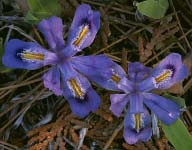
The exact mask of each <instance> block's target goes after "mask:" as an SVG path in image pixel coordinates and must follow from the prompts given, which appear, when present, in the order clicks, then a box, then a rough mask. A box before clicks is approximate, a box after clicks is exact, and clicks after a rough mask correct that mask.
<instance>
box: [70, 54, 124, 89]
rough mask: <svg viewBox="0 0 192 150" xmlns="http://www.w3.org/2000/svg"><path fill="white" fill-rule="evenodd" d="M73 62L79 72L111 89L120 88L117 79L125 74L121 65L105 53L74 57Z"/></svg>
mask: <svg viewBox="0 0 192 150" xmlns="http://www.w3.org/2000/svg"><path fill="white" fill-rule="evenodd" d="M71 63H72V64H73V67H74V68H75V69H76V70H77V71H78V72H80V73H82V74H84V75H85V76H87V77H88V78H89V79H90V80H92V81H93V82H95V83H96V84H98V85H100V86H101V87H103V88H106V89H109V90H118V87H117V83H116V81H117V80H118V79H120V78H121V77H122V76H125V72H124V71H123V70H122V69H121V67H120V66H119V65H117V64H116V63H114V62H113V61H111V60H110V59H109V58H108V57H106V56H105V55H98V56H78V57H73V58H72V60H71ZM113 76H115V78H112V77H113ZM114 79H117V80H114Z"/></svg>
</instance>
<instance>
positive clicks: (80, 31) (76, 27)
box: [63, 4, 100, 56]
mask: <svg viewBox="0 0 192 150" xmlns="http://www.w3.org/2000/svg"><path fill="white" fill-rule="evenodd" d="M99 28H100V13H99V12H98V11H93V10H92V9H91V7H90V6H89V5H87V4H82V5H80V6H79V7H78V8H77V10H76V12H75V16H74V18H73V22H72V24H71V27H70V30H69V37H68V40H67V44H66V47H65V49H64V51H63V54H64V55H65V56H72V55H74V54H75V53H77V52H79V51H81V50H82V49H84V48H86V47H88V46H90V45H91V43H92V42H93V40H94V38H95V35H96V34H97V32H98V30H99Z"/></svg>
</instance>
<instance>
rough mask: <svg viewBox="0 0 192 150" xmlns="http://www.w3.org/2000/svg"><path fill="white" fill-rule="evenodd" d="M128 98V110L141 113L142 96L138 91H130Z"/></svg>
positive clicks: (142, 110)
mask: <svg viewBox="0 0 192 150" xmlns="http://www.w3.org/2000/svg"><path fill="white" fill-rule="evenodd" d="M129 99H130V106H129V109H130V112H131V113H135V114H137V113H142V112H144V109H143V96H142V95H141V94H139V93H132V94H129Z"/></svg>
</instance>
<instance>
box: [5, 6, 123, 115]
mask: <svg viewBox="0 0 192 150" xmlns="http://www.w3.org/2000/svg"><path fill="white" fill-rule="evenodd" d="M99 28H100V13H99V12H97V11H93V10H92V9H91V7H90V6H89V5H86V4H82V5H80V6H79V7H78V8H77V10H76V12H75V16H74V19H73V22H72V24H71V27H70V30H69V33H68V35H69V36H68V40H67V43H66V45H65V44H64V39H63V23H62V20H61V19H60V18H58V17H55V16H53V17H50V18H49V19H43V20H42V21H41V22H40V23H39V24H38V29H39V31H41V33H42V35H43V36H44V38H45V40H46V41H47V44H48V46H49V48H50V50H51V51H49V50H47V49H45V48H43V47H42V46H40V45H39V44H38V43H34V42H24V41H21V40H19V39H12V40H10V41H9V42H8V43H7V44H6V47H5V53H4V55H3V58H2V60H3V64H4V65H5V66H7V67H10V68H21V69H28V70H34V69H38V68H40V67H43V66H46V65H50V66H51V67H50V68H49V70H48V72H46V73H45V74H44V75H43V81H44V86H45V87H46V88H48V89H49V90H52V91H53V93H54V94H55V95H64V97H65V98H66V99H67V100H68V102H69V104H70V107H71V109H72V112H73V113H74V114H76V115H77V116H79V117H85V116H86V115H87V114H88V113H89V112H91V111H93V112H94V111H96V110H97V108H98V107H99V105H100V97H99V96H98V94H97V93H96V92H95V90H94V89H93V88H92V86H91V84H90V82H89V81H88V79H89V80H91V81H93V82H95V83H96V84H98V85H100V86H102V87H104V88H106V89H109V90H117V89H118V87H117V84H116V83H117V82H119V80H120V78H122V77H123V76H125V72H124V71H123V70H122V69H121V67H120V66H118V65H117V64H115V63H114V62H113V61H112V60H110V59H109V58H108V57H106V56H105V55H97V56H74V55H75V54H76V53H78V52H80V51H82V49H84V48H86V47H88V46H90V45H91V43H92V42H93V40H94V38H95V36H96V33H97V32H98V30H99Z"/></svg>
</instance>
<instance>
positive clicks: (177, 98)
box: [163, 93, 186, 109]
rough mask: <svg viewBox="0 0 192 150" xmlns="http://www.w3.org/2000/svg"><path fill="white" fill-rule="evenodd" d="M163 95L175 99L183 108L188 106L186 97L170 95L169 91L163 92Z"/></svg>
mask: <svg viewBox="0 0 192 150" xmlns="http://www.w3.org/2000/svg"><path fill="white" fill-rule="evenodd" d="M163 96H164V97H165V98H168V99H170V100H172V101H174V102H175V103H177V105H179V108H181V109H182V108H186V104H185V99H184V98H182V97H176V96H172V95H170V94H168V93H166V94H163Z"/></svg>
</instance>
